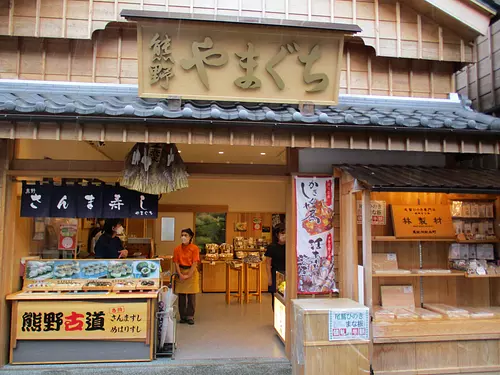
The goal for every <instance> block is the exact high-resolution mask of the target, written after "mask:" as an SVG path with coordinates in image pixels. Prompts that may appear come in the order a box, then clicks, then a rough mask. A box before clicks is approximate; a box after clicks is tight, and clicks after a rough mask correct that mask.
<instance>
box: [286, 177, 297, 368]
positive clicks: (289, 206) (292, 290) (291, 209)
mask: <svg viewBox="0 0 500 375" xmlns="http://www.w3.org/2000/svg"><path fill="white" fill-rule="evenodd" d="M296 220H297V219H296V203H295V176H291V177H290V179H289V181H288V184H287V189H286V244H287V245H286V293H285V308H286V325H285V328H286V330H285V337H286V342H285V351H286V356H287V358H288V359H290V360H291V359H292V357H291V354H292V340H293V339H292V335H294V334H295V332H296V329H295V322H294V321H293V311H292V308H293V306H292V302H291V300H292V299H295V298H297V252H296V246H297V243H296V241H297V237H296V233H297V222H296Z"/></svg>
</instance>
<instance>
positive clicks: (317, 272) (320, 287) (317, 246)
mask: <svg viewBox="0 0 500 375" xmlns="http://www.w3.org/2000/svg"><path fill="white" fill-rule="evenodd" d="M295 191H296V211H297V212H296V215H297V268H298V269H297V271H298V274H297V276H298V278H297V284H298V285H297V293H298V294H324V293H330V292H337V291H338V289H337V286H336V283H335V264H334V254H333V241H334V232H333V213H334V211H333V209H334V207H333V179H332V178H331V177H296V178H295Z"/></svg>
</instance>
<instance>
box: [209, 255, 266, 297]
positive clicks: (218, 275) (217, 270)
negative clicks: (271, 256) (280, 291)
mask: <svg viewBox="0 0 500 375" xmlns="http://www.w3.org/2000/svg"><path fill="white" fill-rule="evenodd" d="M201 269H202V272H201V273H202V280H201V283H202V284H201V287H202V292H203V293H225V292H226V261H225V260H215V261H209V260H202V261H201ZM230 277H231V292H237V291H238V277H237V274H236V273H235V272H232V273H231V275H230ZM260 285H261V291H262V292H267V274H266V272H262V273H261V281H260ZM249 287H250V289H251V290H256V288H257V280H256V279H254V278H251V279H250V286H249Z"/></svg>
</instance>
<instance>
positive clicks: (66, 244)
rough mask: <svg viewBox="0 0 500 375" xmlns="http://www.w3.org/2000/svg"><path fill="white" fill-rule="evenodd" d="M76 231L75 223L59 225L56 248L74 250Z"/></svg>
mask: <svg viewBox="0 0 500 375" xmlns="http://www.w3.org/2000/svg"><path fill="white" fill-rule="evenodd" d="M77 233H78V226H77V225H73V224H68V225H61V226H60V227H59V241H58V247H57V248H58V250H76V243H77V238H76V237H77Z"/></svg>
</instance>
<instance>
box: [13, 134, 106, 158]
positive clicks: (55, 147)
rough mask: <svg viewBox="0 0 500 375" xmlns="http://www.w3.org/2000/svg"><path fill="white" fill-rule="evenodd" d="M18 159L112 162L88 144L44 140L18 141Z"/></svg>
mask: <svg viewBox="0 0 500 375" xmlns="http://www.w3.org/2000/svg"><path fill="white" fill-rule="evenodd" d="M15 157H16V158H17V159H43V158H44V157H50V158H51V159H61V160H110V158H109V157H107V156H106V155H104V154H102V153H101V152H99V151H98V150H96V149H95V148H94V147H92V146H91V145H90V144H88V143H87V142H64V141H63V142H61V141H52V140H46V139H45V140H44V139H37V140H34V139H19V140H17V141H16V155H15Z"/></svg>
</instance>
